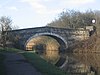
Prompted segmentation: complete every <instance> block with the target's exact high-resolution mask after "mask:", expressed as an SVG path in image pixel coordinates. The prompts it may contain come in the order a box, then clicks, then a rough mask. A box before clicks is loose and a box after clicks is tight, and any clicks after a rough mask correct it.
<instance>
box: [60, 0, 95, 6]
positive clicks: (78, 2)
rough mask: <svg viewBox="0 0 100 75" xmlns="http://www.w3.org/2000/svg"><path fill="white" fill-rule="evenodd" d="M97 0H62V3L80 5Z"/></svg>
mask: <svg viewBox="0 0 100 75" xmlns="http://www.w3.org/2000/svg"><path fill="white" fill-rule="evenodd" d="M94 2H95V0H66V1H65V0H62V4H64V5H66V6H80V5H85V4H90V3H94Z"/></svg>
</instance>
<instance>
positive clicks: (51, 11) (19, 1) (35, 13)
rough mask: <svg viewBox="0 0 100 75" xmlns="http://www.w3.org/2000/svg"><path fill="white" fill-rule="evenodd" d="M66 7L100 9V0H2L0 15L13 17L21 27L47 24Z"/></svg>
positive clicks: (15, 22)
mask: <svg viewBox="0 0 100 75" xmlns="http://www.w3.org/2000/svg"><path fill="white" fill-rule="evenodd" d="M66 9H70V10H71V9H74V10H80V11H85V10H87V9H92V10H100V0H0V17H1V16H9V17H11V19H12V21H13V25H17V26H19V28H31V27H40V26H45V25H46V24H47V23H50V22H51V21H52V20H54V19H55V18H57V17H58V15H59V14H60V13H61V12H62V11H65V10H66Z"/></svg>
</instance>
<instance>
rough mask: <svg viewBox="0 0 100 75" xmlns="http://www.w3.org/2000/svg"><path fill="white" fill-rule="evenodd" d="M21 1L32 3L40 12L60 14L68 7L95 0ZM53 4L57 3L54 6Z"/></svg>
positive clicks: (35, 9) (37, 11)
mask: <svg viewBox="0 0 100 75" xmlns="http://www.w3.org/2000/svg"><path fill="white" fill-rule="evenodd" d="M21 2H27V3H28V4H30V5H31V6H32V8H33V9H34V11H35V12H36V13H38V14H59V13H61V12H62V11H63V9H66V8H67V7H77V6H82V5H85V4H88V3H93V2H95V0H21ZM46 3H48V4H49V6H48V5H47V4H46ZM52 4H55V5H54V6H53V7H52Z"/></svg>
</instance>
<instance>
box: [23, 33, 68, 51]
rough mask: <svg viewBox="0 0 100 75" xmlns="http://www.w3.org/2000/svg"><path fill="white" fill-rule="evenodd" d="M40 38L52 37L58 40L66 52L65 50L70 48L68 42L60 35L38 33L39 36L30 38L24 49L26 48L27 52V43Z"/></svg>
mask: <svg viewBox="0 0 100 75" xmlns="http://www.w3.org/2000/svg"><path fill="white" fill-rule="evenodd" d="M39 36H50V37H52V38H54V39H56V40H57V41H58V43H59V44H60V45H61V44H63V47H64V48H63V50H65V49H67V48H68V44H67V41H66V40H65V39H64V38H63V37H62V36H60V35H58V34H55V33H37V34H35V35H33V36H32V37H30V38H29V39H28V40H27V41H26V43H25V46H24V47H25V50H27V48H26V45H27V43H28V42H29V41H30V40H31V39H33V38H36V37H39Z"/></svg>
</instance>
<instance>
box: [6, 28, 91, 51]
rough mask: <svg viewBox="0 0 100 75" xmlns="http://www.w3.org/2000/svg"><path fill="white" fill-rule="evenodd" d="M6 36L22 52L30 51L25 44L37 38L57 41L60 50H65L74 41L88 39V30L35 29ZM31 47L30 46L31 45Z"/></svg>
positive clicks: (15, 31) (16, 31)
mask: <svg viewBox="0 0 100 75" xmlns="http://www.w3.org/2000/svg"><path fill="white" fill-rule="evenodd" d="M8 34H9V35H10V36H12V39H13V40H14V44H15V46H16V47H17V48H20V49H24V50H31V49H32V48H29V47H28V46H27V44H28V43H29V42H30V41H31V40H32V39H33V38H37V37H39V36H49V37H52V38H54V39H56V40H57V41H58V43H59V44H60V48H62V50H66V49H67V48H68V47H70V46H72V45H73V44H74V43H75V42H76V41H81V40H84V39H87V38H88V37H89V30H86V29H83V28H79V29H66V28H54V27H37V28H27V29H19V30H13V31H9V32H8ZM31 46H32V45H31Z"/></svg>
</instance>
